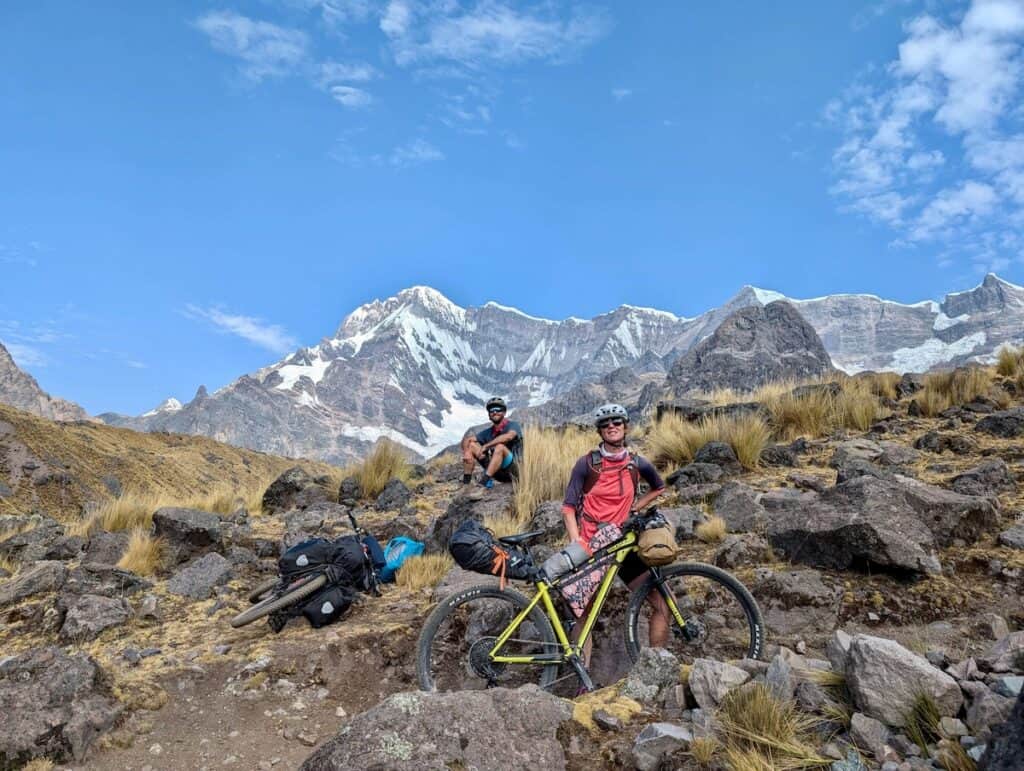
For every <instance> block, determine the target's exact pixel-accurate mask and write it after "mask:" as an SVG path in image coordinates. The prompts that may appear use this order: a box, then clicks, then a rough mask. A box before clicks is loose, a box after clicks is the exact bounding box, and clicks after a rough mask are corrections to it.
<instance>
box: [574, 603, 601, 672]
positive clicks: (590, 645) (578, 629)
mask: <svg viewBox="0 0 1024 771" xmlns="http://www.w3.org/2000/svg"><path fill="white" fill-rule="evenodd" d="M595 597H597V594H596V593H595V594H594V597H591V598H590V602H588V603H587V607H586V608H585V609H584V611H583V615H582V616H580V617H579V618H577V619H576V623H575V624H573V626H572V632H571V633H570V635H569V636H570V637H571V638H572V641H573V642H578V641H579V639H580V634H581V633H582V632H583V619H585V618H586V617H587V614H589V613H590V606H591V605H593V604H594V598H595ZM593 651H594V636H593V635H591V636H590V637H588V638H587V641H586V642H585V643H583V666H585V667H588V668H589V667H590V655H591V653H593Z"/></svg>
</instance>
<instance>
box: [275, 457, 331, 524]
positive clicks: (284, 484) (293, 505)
mask: <svg viewBox="0 0 1024 771" xmlns="http://www.w3.org/2000/svg"><path fill="white" fill-rule="evenodd" d="M322 481H323V482H324V483H326V481H327V480H326V479H323V480H322ZM329 497H330V496H329V495H328V492H327V490H326V488H325V487H324V486H323V484H322V483H321V480H319V479H313V477H311V476H310V475H309V474H308V473H306V472H305V471H304V470H303V469H302V468H300V467H299V466H294V467H292V468H290V469H288V470H287V471H285V472H284V473H283V474H281V476H279V477H278V478H277V479H275V480H274V481H273V482H271V483H270V486H269V487H268V488H267V489H266V492H264V493H263V502H262V503H263V513H264V514H270V515H276V514H283V513H284V512H286V511H290V510H291V509H305V508H307V507H309V506H311V505H312V504H314V503H320V502H322V501H326V500H328V499H329Z"/></svg>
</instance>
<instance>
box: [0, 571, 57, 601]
mask: <svg viewBox="0 0 1024 771" xmlns="http://www.w3.org/2000/svg"><path fill="white" fill-rule="evenodd" d="M67 574H68V571H67V568H65V567H64V564H63V563H62V562H58V561H56V560H47V561H43V562H37V563H36V564H34V565H32V566H31V567H26V568H23V569H22V570H21V571H19V572H18V573H17V575H15V576H14V578H11V579H8V580H7V581H5V582H4V583H3V584H0V608H5V607H7V606H8V605H13V604H14V603H16V602H20V601H21V600H23V599H25V598H26V597H32V596H33V595H36V594H41V593H42V592H52V591H54V590H56V589H59V588H60V587H61V586H63V584H64V581H65V580H66V579H67Z"/></svg>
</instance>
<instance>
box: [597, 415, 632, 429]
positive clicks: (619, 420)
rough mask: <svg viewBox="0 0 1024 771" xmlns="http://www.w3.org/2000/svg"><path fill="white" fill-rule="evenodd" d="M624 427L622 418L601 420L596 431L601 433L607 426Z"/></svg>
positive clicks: (624, 422)
mask: <svg viewBox="0 0 1024 771" xmlns="http://www.w3.org/2000/svg"><path fill="white" fill-rule="evenodd" d="M624 425H626V421H624V420H623V419H622V418H612V419H611V420H602V421H601V422H600V423H598V424H597V427H598V429H600V430H601V431H603V430H604V429H606V428H608V426H615V427H618V426H624Z"/></svg>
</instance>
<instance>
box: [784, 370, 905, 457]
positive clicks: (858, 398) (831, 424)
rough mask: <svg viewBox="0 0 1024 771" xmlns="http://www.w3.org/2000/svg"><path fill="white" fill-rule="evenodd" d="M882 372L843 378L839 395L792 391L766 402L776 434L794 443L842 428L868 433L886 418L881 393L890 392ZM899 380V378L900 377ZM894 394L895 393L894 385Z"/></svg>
mask: <svg viewBox="0 0 1024 771" xmlns="http://www.w3.org/2000/svg"><path fill="white" fill-rule="evenodd" d="M886 374H890V373H881V374H877V375H872V376H870V377H869V376H865V377H856V378H847V377H844V378H840V379H839V380H838V381H837V383H838V385H839V391H838V393H833V392H832V391H831V390H829V389H828V388H816V389H813V390H810V391H808V392H807V393H805V394H802V395H800V396H795V395H794V394H793V392H792V391H788V392H786V393H784V394H781V395H779V396H776V397H775V398H773V399H769V400H767V401H766V402H764V406H765V410H766V411H767V413H768V415H769V421H770V423H771V426H772V429H773V431H774V434H775V436H776V437H778V438H779V439H782V440H785V441H791V440H793V439H796V438H797V437H798V436H812V437H817V436H827V435H828V434H831V433H832V432H834V431H836V430H838V429H841V428H851V429H856V430H857V431H867V430H868V429H869V428H870V427H871V424H872V423H874V422H875V421H876V420H878V419H879V418H880V417H882V415H883V409H882V404H881V402H880V401H879V399H880V397H881V396H883V395H885V394H879V393H878V392H879V391H888V390H889V387H888V378H886V377H884V375H886ZM897 381H898V378H897ZM891 391H892V393H893V394H895V392H896V391H895V382H893V384H892V388H891Z"/></svg>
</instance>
